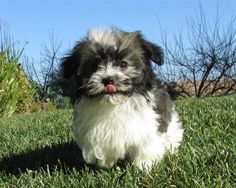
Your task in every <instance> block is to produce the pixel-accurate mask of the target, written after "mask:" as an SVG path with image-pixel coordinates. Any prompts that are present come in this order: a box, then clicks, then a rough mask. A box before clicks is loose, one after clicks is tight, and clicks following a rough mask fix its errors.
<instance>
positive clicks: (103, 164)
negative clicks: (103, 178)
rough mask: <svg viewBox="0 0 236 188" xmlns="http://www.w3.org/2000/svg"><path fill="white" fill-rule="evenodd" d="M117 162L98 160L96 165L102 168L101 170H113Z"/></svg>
mask: <svg viewBox="0 0 236 188" xmlns="http://www.w3.org/2000/svg"><path fill="white" fill-rule="evenodd" d="M116 162H117V160H112V159H109V160H99V159H97V161H96V165H97V166H99V167H101V168H111V167H113V166H114V164H115V163H116Z"/></svg>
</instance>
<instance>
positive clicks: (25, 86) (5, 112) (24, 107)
mask: <svg viewBox="0 0 236 188" xmlns="http://www.w3.org/2000/svg"><path fill="white" fill-rule="evenodd" d="M19 57H20V55H19V56H18V57H16V58H12V59H10V60H8V59H7V55H6V52H5V51H2V52H0V117H2V116H10V115H12V114H13V113H15V112H17V113H19V112H20V113H24V112H29V111H32V107H33V103H34V94H35V90H34V88H33V87H32V86H31V83H30V82H29V81H28V79H27V77H26V75H25V73H24V71H23V70H22V68H21V67H20V65H19V62H18V60H19Z"/></svg>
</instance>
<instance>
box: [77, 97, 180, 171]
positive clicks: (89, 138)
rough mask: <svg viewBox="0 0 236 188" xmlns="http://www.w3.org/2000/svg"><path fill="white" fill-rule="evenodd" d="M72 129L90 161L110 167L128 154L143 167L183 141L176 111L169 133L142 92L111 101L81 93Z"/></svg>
mask: <svg viewBox="0 0 236 188" xmlns="http://www.w3.org/2000/svg"><path fill="white" fill-rule="evenodd" d="M74 115H75V116H74V118H75V119H74V123H73V132H74V134H75V137H76V140H77V143H78V145H79V147H80V148H81V149H82V152H83V157H84V159H85V161H86V162H87V163H89V164H97V165H98V166H101V167H105V168H110V167H112V166H113V165H114V164H115V163H116V162H117V160H118V159H123V158H124V157H126V156H129V157H130V158H131V160H132V161H133V162H134V163H135V164H136V165H137V166H138V167H140V168H143V167H144V168H145V169H146V168H147V169H148V168H150V167H151V166H152V165H153V164H154V163H155V162H158V161H159V160H160V159H161V158H162V157H163V155H164V152H165V150H166V149H170V150H171V151H174V149H175V148H177V147H178V146H179V144H180V141H181V140H182V136H183V129H182V128H181V123H180V122H179V119H178V115H177V113H176V112H175V113H174V114H173V116H172V121H171V123H170V125H169V127H168V130H167V132H166V133H160V132H158V126H159V125H158V123H157V119H158V118H159V115H158V114H156V112H155V111H154V110H153V108H152V106H151V104H150V103H147V102H146V99H145V98H144V97H143V96H142V95H133V96H131V97H129V98H128V99H127V100H126V101H125V102H124V103H123V104H120V105H112V104H111V103H106V102H101V101H100V100H98V99H88V98H85V97H82V99H81V100H80V102H79V103H78V104H77V105H76V107H75V114H74Z"/></svg>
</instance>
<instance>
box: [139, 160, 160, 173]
mask: <svg viewBox="0 0 236 188" xmlns="http://www.w3.org/2000/svg"><path fill="white" fill-rule="evenodd" d="M156 162H157V161H155V160H154V161H153V160H135V161H134V164H135V165H136V166H137V167H138V168H139V169H140V170H143V171H147V172H149V171H151V169H152V167H153V165H155V164H156Z"/></svg>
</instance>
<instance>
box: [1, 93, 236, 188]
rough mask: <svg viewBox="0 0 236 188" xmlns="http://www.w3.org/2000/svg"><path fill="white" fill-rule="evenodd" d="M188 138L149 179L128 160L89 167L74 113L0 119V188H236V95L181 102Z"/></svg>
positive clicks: (38, 114)
mask: <svg viewBox="0 0 236 188" xmlns="http://www.w3.org/2000/svg"><path fill="white" fill-rule="evenodd" d="M176 105H177V110H178V112H179V114H180V117H181V119H182V121H183V124H184V128H185V136H184V140H183V143H182V146H181V147H180V151H179V152H178V153H177V154H175V155H170V154H167V155H166V156H165V158H164V160H163V161H162V162H161V163H159V165H157V166H156V167H154V168H153V170H152V171H151V172H150V173H149V174H147V173H145V172H142V171H139V170H138V169H137V168H136V167H134V166H132V165H131V164H130V163H129V162H127V161H122V162H121V163H120V164H118V165H117V166H115V167H114V168H112V169H110V170H101V169H96V168H94V167H91V166H87V165H86V164H84V162H83V160H82V157H81V153H80V151H79V149H78V147H77V146H76V144H75V143H74V140H73V136H72V134H71V121H72V116H71V114H72V111H71V110H64V111H57V112H47V113H35V114H28V115H15V116H12V117H10V118H2V119H0V187H1V188H2V187H17V188H18V187H34V188H35V187H57V188H59V187H102V188H105V187H109V188H112V187H124V188H126V187H180V188H181V187H236V95H232V96H228V97H220V98H205V99H199V100H197V99H184V100H181V101H178V102H177V104H176Z"/></svg>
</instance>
